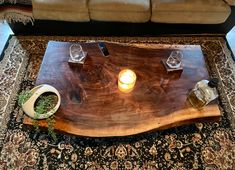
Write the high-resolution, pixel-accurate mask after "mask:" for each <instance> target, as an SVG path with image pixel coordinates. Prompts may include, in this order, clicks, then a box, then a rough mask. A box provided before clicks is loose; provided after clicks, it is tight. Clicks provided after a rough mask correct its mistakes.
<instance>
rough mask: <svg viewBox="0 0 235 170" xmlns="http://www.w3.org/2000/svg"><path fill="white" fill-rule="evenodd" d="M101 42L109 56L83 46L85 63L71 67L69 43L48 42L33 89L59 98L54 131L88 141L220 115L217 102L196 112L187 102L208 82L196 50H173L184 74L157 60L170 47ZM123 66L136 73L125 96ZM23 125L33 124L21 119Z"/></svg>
mask: <svg viewBox="0 0 235 170" xmlns="http://www.w3.org/2000/svg"><path fill="white" fill-rule="evenodd" d="M105 44H106V46H107V48H108V51H109V53H110V55H109V57H104V56H103V55H102V53H101V51H100V49H99V48H98V44H97V43H82V46H83V49H84V50H85V51H87V52H88V56H87V58H86V61H85V64H84V65H71V64H69V63H68V62H67V61H68V58H69V46H70V45H71V43H68V42H55V41H50V42H49V43H48V47H47V49H46V53H45V56H44V58H43V63H42V65H41V68H40V71H39V74H38V78H37V81H36V85H39V84H44V83H46V84H50V85H52V86H54V87H55V88H57V89H58V90H59V92H60V94H61V97H62V102H61V106H60V108H59V110H58V111H57V113H56V114H55V120H56V124H55V129H57V130H59V131H63V132H66V133H70V134H74V135H82V136H91V137H108V136H125V135H133V134H137V133H142V132H146V131H150V130H154V129H164V128H169V127H173V126H178V125H182V124H185V123H194V122H198V121H199V120H205V119H208V118H219V117H220V115H221V113H220V111H219V108H218V105H217V102H216V101H215V102H213V103H210V104H209V105H207V106H206V107H205V108H204V109H202V110H197V109H194V108H192V107H191V105H190V104H189V103H188V101H187V100H186V98H187V93H188V92H189V90H190V89H192V87H193V86H194V85H195V83H196V82H198V81H199V80H202V79H208V78H209V76H208V72H207V69H206V66H205V61H204V57H203V54H202V51H201V48H200V46H198V45H187V46H183V45H181V46H177V48H178V49H177V50H180V51H181V52H182V53H183V55H184V57H183V71H177V72H170V73H167V72H166V69H165V67H164V65H163V64H162V62H161V60H162V59H165V58H167V57H168V56H169V55H170V53H171V51H173V50H175V49H173V48H171V47H170V46H166V47H165V46H161V47H160V46H159V45H153V46H152V48H147V47H136V46H128V45H123V44H117V43H105ZM125 68H129V69H131V70H133V71H134V72H135V73H136V75H137V80H136V84H135V88H134V90H133V91H132V92H131V93H128V94H125V93H123V92H121V91H119V89H118V86H117V81H118V73H119V72H120V71H121V70H122V69H125ZM24 123H25V124H32V120H31V119H30V118H29V117H26V116H25V118H24ZM40 125H41V126H46V123H45V122H44V121H41V122H40Z"/></svg>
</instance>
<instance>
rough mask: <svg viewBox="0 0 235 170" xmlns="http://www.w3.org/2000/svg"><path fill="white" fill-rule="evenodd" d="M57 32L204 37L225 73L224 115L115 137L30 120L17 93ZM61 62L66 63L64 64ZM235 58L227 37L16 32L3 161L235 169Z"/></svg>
mask: <svg viewBox="0 0 235 170" xmlns="http://www.w3.org/2000/svg"><path fill="white" fill-rule="evenodd" d="M49 40H60V41H72V42H78V41H96V40H106V41H113V42H119V43H128V44H132V45H144V46H149V47H151V45H152V44H155V45H156V44H159V46H164V45H166V44H168V45H172V46H177V44H197V45H201V47H202V51H203V54H204V56H205V59H206V63H207V66H208V71H209V73H210V75H211V76H213V77H218V78H219V79H220V83H219V87H218V91H219V95H220V96H219V106H220V110H221V113H222V117H221V120H220V121H219V122H209V123H196V124H192V125H187V126H181V127H176V128H172V129H168V130H164V131H154V132H149V133H144V134H139V135H133V136H127V137H113V138H89V137H80V136H71V135H66V134H62V133H57V137H58V142H53V140H52V139H51V137H50V136H49V135H48V134H47V131H44V130H41V131H40V133H35V131H34V130H33V129H32V128H28V127H25V126H24V125H23V124H22V119H23V112H22V110H21V109H20V108H19V107H18V105H17V94H19V92H20V91H22V90H24V89H31V88H32V87H33V86H34V82H35V80H36V77H37V73H38V70H39V67H40V64H41V61H42V58H43V55H44V52H45V49H46V45H47V43H48V41H49ZM58 69H59V68H58ZM234 114H235V63H234V61H233V60H232V58H231V54H230V51H229V50H228V48H227V46H226V43H225V40H224V38H223V37H165V38H160V37H159V38H151V37H149V38H137V37H136V38H133V37H132V38H128V37H123V38H118V37H110V38H108V37H106V38H105V37H104V38H97V37H96V38H93V37H48V36H45V37H36V36H22V37H19V36H17V37H15V36H13V37H12V38H11V39H10V40H9V45H8V47H7V48H6V50H5V54H4V59H3V60H2V61H1V63H0V123H1V127H0V169H3V170H5V169H7V170H8V169H13V170H18V169H50V170H53V169H55V170H59V169H66V170H68V169H85V170H93V169H102V170H108V169H111V170H115V169H116V170H121V169H134V170H139V169H141V170H148V169H167V170H168V169H172V170H174V169H175V170H180V169H182V170H183V169H187V170H188V169H207V170H210V169H211V170H217V169H218V170H219V169H228V170H233V169H235V139H234V136H235V133H234V127H235V123H234V119H235V116H234Z"/></svg>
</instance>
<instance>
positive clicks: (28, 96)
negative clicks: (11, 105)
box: [18, 84, 61, 141]
mask: <svg viewBox="0 0 235 170" xmlns="http://www.w3.org/2000/svg"><path fill="white" fill-rule="evenodd" d="M60 102H61V97H60V94H59V92H58V91H57V90H56V89H55V88H54V87H52V86H50V85H47V84H42V85H39V86H36V87H34V88H33V89H31V90H29V91H22V92H21V93H20V95H19V97H18V105H19V106H20V107H22V109H23V111H24V112H25V113H26V114H27V115H28V116H29V117H31V118H32V119H33V124H34V127H35V129H36V131H38V130H39V123H38V120H39V119H46V121H47V125H48V134H49V135H50V136H51V137H52V139H53V140H54V141H56V140H57V138H56V134H55V132H54V124H55V120H54V113H55V112H56V111H57V109H58V108H59V106H60Z"/></svg>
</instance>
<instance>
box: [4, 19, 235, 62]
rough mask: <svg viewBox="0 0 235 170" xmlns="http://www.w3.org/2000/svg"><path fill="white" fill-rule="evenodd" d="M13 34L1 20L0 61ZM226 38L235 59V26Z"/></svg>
mask: <svg viewBox="0 0 235 170" xmlns="http://www.w3.org/2000/svg"><path fill="white" fill-rule="evenodd" d="M11 34H14V33H13V32H12V30H11V29H10V27H9V25H8V24H7V23H6V22H2V21H0V54H1V55H0V61H1V60H2V57H3V53H2V51H3V50H4V47H5V45H6V42H7V40H8V38H9V36H10V35H11ZM226 39H227V42H228V45H229V47H230V48H231V51H232V52H233V58H234V61H235V57H234V56H235V27H233V29H232V30H231V31H230V32H229V33H228V34H227V35H226Z"/></svg>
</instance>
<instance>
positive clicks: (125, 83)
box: [118, 69, 136, 93]
mask: <svg viewBox="0 0 235 170" xmlns="http://www.w3.org/2000/svg"><path fill="white" fill-rule="evenodd" d="M135 81H136V74H135V73H134V72H133V71H132V70H130V69H125V70H122V71H120V73H119V75H118V88H119V90H120V91H122V92H124V93H129V92H131V91H132V90H133V89H134V86H135Z"/></svg>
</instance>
